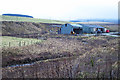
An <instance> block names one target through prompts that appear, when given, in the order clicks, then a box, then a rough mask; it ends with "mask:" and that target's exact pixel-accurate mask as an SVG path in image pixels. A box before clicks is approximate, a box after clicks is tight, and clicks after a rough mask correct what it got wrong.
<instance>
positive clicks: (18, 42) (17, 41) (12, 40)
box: [0, 36, 41, 47]
mask: <svg viewBox="0 0 120 80" xmlns="http://www.w3.org/2000/svg"><path fill="white" fill-rule="evenodd" d="M0 38H1V39H2V44H1V45H0V46H1V47H15V46H24V45H30V44H34V43H39V42H41V40H38V39H32V38H16V37H9V36H0Z"/></svg>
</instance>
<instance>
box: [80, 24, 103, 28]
mask: <svg viewBox="0 0 120 80" xmlns="http://www.w3.org/2000/svg"><path fill="white" fill-rule="evenodd" d="M82 25H83V26H87V27H94V28H104V27H102V26H99V25H88V24H82Z"/></svg>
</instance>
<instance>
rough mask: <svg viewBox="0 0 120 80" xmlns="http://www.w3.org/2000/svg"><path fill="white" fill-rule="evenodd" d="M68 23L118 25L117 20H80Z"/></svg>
mask: <svg viewBox="0 0 120 80" xmlns="http://www.w3.org/2000/svg"><path fill="white" fill-rule="evenodd" d="M70 22H77V23H83V22H85V23H88V22H89V23H96V22H97V23H111V24H118V20H117V19H80V20H70Z"/></svg>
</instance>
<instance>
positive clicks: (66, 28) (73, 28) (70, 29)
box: [59, 24, 82, 34]
mask: <svg viewBox="0 0 120 80" xmlns="http://www.w3.org/2000/svg"><path fill="white" fill-rule="evenodd" d="M59 33H60V34H74V33H76V34H80V33H82V25H78V24H64V25H62V26H61V28H60V30H59Z"/></svg>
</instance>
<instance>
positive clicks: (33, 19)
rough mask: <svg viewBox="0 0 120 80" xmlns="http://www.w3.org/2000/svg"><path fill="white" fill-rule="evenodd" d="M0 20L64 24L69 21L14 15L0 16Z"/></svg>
mask: <svg viewBox="0 0 120 80" xmlns="http://www.w3.org/2000/svg"><path fill="white" fill-rule="evenodd" d="M0 21H17V22H18V21H20V22H35V23H55V24H65V23H70V22H67V21H59V20H50V19H37V18H27V17H16V16H1V15H0Z"/></svg>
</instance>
